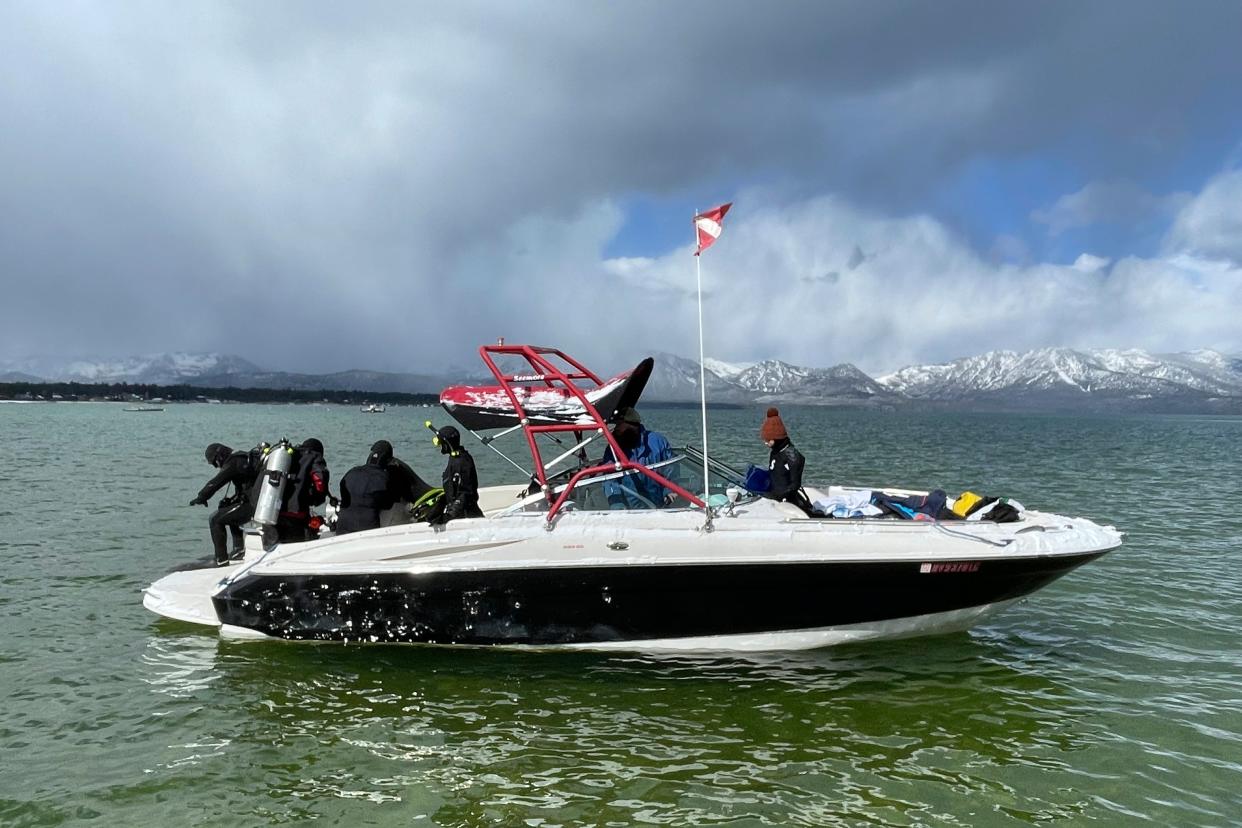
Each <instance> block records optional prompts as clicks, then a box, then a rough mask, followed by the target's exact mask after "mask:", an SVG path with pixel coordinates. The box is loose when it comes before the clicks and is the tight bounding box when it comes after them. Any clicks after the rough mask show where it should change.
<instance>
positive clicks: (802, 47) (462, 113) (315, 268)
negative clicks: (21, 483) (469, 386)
mask: <svg viewBox="0 0 1242 828" xmlns="http://www.w3.org/2000/svg"><path fill="white" fill-rule="evenodd" d="M1239 31H1242V7H1239V6H1237V5H1236V4H1225V3H1211V2H1209V3H1197V4H1191V5H1189V6H1180V7H1174V6H1171V5H1169V4H1156V3H1150V4H1149V3H1135V2H1126V3H1120V2H1115V3H1110V2H1101V3H1092V4H1071V3H1057V2H1053V3H1043V4H1028V6H1027V7H1019V6H1014V5H1007V4H987V3H978V2H972V3H937V4H930V3H929V4H895V3H894V4H889V3H874V2H866V3H861V2H860V3H833V4H813V3H800V2H799V3H794V2H790V3H774V4H754V3H741V2H723V3H719V2H714V3H706V2H703V3H681V4H675V5H674V4H667V3H655V2H639V3H624V4H619V3H611V4H610V3H572V4H571V3H521V4H517V3H489V4H483V3H453V4H439V5H433V4H405V3H400V4H399V3H392V4H367V5H364V6H359V7H348V8H347V7H344V6H341V5H340V4H333V3H263V4H243V3H233V4H228V3H216V2H212V3H187V4H176V5H168V4H161V3H139V2H127V3H117V4H105V5H100V4H90V3H56V4H48V3H33V2H31V3H21V2H15V3H6V4H4V5H3V6H2V7H0V113H2V117H3V118H4V126H5V128H4V129H3V130H0V176H3V178H2V180H0V279H2V281H3V295H4V300H3V303H2V309H0V356H4V357H20V356H24V355H28V354H36V353H50V352H54V353H66V354H67V353H74V354H103V355H119V354H127V353H136V352H144V351H164V350H174V349H180V350H216V351H223V352H230V353H236V354H239V355H241V356H244V357H247V358H249V359H251V360H253V361H255V362H257V363H259V364H262V365H264V366H266V367H271V368H278V369H286V370H313V371H319V370H322V371H327V370H335V369H341V368H347V367H372V368H381V369H397V370H400V369H407V370H425V369H429V368H434V367H435V366H436V365H437V364H442V363H457V364H462V363H469V362H470V361H471V354H472V352H473V349H474V348H475V347H476V346H477V345H478V344H479V343H480V342H483V341H491V340H493V339H494V338H495V337H496V336H498V335H503V336H506V337H507V338H509V339H510V340H511V341H515V340H520V339H528V340H534V341H538V342H541V343H546V344H558V345H561V346H563V347H565V348H567V349H568V350H570V351H572V352H577V353H582V355H583V356H584V357H586V358H589V359H596V358H598V359H607V360H613V359H616V358H617V355H618V353H619V352H623V351H633V352H635V353H637V352H638V351H640V350H644V349H648V350H669V351H680V352H682V353H692V352H693V351H694V347H693V343H694V341H695V340H694V333H693V330H692V326H693V324H694V315H693V294H692V290H693V284H694V281H693V260H692V259H691V258H690V257H689V256H688V253H689V250H688V248H687V247H685V246H678V245H675V244H671V243H669V242H668V241H667V238H666V237H661V236H659V235H658V234H656V236H653V238H652V240H651V243H650V244H651V247H650V249H642V250H629V251H627V256H626V258H625V259H622V258H621V257H619V256H618V255H615V254H612V255H610V253H609V251H610V247H611V246H612V245H613V244H614V242H615V240H616V239H617V238H618V236H619V235H621V234H624V233H625V232H626V228H627V227H628V226H629V223H630V222H632V221H633V220H634V215H633V213H634V211H635V210H640V209H641V207H635V206H634V205H636V204H639V205H641V204H643V203H651V202H656V203H661V204H674V205H682V204H684V205H685V206H686V207H687V212H686V213H685V215H686V218H685V219H682V220H683V221H686V222H688V214H689V213H688V208H689V207H691V206H693V205H697V206H707V205H708V204H710V203H714V202H715V201H726V200H736V201H737V202H738V207H737V208H735V211H734V213H732V214H730V223H729V225H728V227H727V229H726V234H727V236H726V237H724V238H722V241H721V243H720V245H719V247H718V248H715V249H713V251H712V253H711V254H710V258H709V259H708V260H707V261H705V263H704V264H705V265H706V270H707V275H708V285H709V302H708V304H709V307H710V308H711V319H712V323H713V326H714V328H713V329H714V330H717V331H719V332H721V333H722V334H723V333H724V332H729V335H727V336H724V335H722V336H721V337H720V338H719V339H717V340H716V341H715V342H716V347H717V350H719V351H721V353H719V354H718V355H719V356H721V357H723V358H739V359H743V358H760V357H769V356H770V357H781V358H785V359H790V360H795V361H803V362H807V363H810V364H821V365H826V364H832V363H835V362H840V361H854V362H857V363H859V364H860V365H864V366H866V367H869V368H871V369H878V368H890V367H896V364H898V363H900V362H902V361H921V360H932V359H941V358H946V357H954V356H961V355H963V354H966V353H972V352H977V351H980V350H986V349H989V348H995V347H1020V346H1037V345H1056V344H1093V345H1106V346H1116V347H1131V346H1137V347H1152V348H1165V347H1183V346H1184V347H1197V346H1216V347H1222V348H1225V349H1233V350H1242V342H1239V339H1238V334H1236V333H1233V332H1232V329H1231V328H1229V327H1228V326H1227V325H1226V324H1225V321H1222V320H1224V319H1225V318H1226V317H1228V316H1229V315H1230V313H1233V314H1236V311H1237V310H1238V309H1239V307H1240V305H1239V293H1238V288H1237V284H1238V279H1239V274H1238V270H1237V258H1236V256H1237V255H1238V250H1239V248H1238V244H1239V242H1238V240H1237V238H1238V237H1237V235H1236V234H1233V235H1230V233H1231V232H1232V230H1231V228H1236V227H1237V224H1236V221H1237V219H1236V215H1237V211H1236V210H1235V211H1234V212H1233V214H1232V215H1233V216H1234V218H1232V219H1230V218H1229V214H1228V213H1227V212H1226V213H1222V212H1221V204H1220V199H1221V197H1223V196H1224V195H1227V194H1228V193H1229V192H1233V191H1234V190H1235V189H1236V184H1235V183H1233V182H1234V179H1233V178H1231V177H1230V176H1231V175H1234V173H1233V172H1232V171H1231V169H1230V156H1229V153H1230V152H1231V151H1232V150H1233V149H1235V147H1234V144H1233V143H1231V142H1234V143H1236V141H1237V140H1238V137H1239V134H1240V133H1239V131H1238V130H1239V128H1240V127H1242V106H1240V104H1239V99H1238V96H1237V93H1236V85H1235V80H1236V78H1237V77H1239V76H1240V74H1242V56H1240V52H1242V50H1238V49H1237V48H1236V36H1237V32H1239ZM1213 153H1215V155H1213ZM1204 158H1209V159H1214V160H1210V161H1204V160H1203V159H1204ZM1191 161H1195V163H1190V162H1191ZM1196 163H1197V164H1198V167H1196V166H1195V164H1196ZM1204 164H1214V165H1215V166H1216V168H1217V169H1215V170H1208V173H1209V174H1203V175H1200V177H1199V180H1197V181H1193V182H1190V181H1187V180H1186V177H1187V175H1188V174H1187V173H1186V172H1185V171H1186V169H1187V168H1188V167H1194V168H1196V169H1198V168H1203V169H1206V167H1204ZM1012 169H1024V170H1030V169H1035V170H1036V172H1035V173H1029V174H1028V175H1031V176H1036V177H1038V176H1039V175H1041V174H1042V173H1041V172H1040V171H1051V172H1050V173H1048V174H1049V175H1051V177H1052V178H1054V179H1057V180H1064V181H1065V182H1066V185H1065V186H1064V187H1063V188H1062V189H1061V190H1060V191H1059V192H1055V193H1050V194H1049V195H1048V197H1047V198H1046V199H1044V200H1043V202H1042V203H1038V204H1031V205H1030V206H1027V207H1023V208H1022V209H1021V210H1020V211H1019V212H1020V214H1021V215H1022V216H1024V217H1030V218H1028V219H1027V221H1028V222H1029V224H1030V227H1029V228H1026V229H1025V230H1024V231H1023V232H1028V233H1032V234H1034V233H1040V232H1048V231H1049V227H1051V228H1052V229H1053V230H1055V231H1056V232H1054V233H1052V235H1058V236H1062V237H1063V236H1064V234H1063V233H1061V231H1062V230H1064V229H1065V228H1071V227H1072V228H1076V229H1077V230H1079V231H1082V230H1083V228H1086V231H1088V232H1089V231H1090V228H1091V225H1092V224H1093V223H1095V222H1098V221H1100V220H1102V219H1101V218H1100V215H1099V214H1098V213H1097V212H1092V209H1090V205H1091V204H1096V203H1100V201H1101V199H1099V198H1095V199H1090V198H1088V196H1092V195H1095V196H1099V195H1101V194H1106V193H1110V192H1114V191H1115V190H1116V187H1115V186H1112V185H1110V184H1109V182H1118V181H1121V182H1127V183H1126V187H1133V188H1134V191H1135V192H1144V193H1146V192H1150V193H1153V195H1151V196H1150V199H1151V201H1150V204H1151V205H1157V206H1158V208H1159V209H1157V207H1151V209H1147V210H1146V211H1145V213H1144V215H1150V214H1152V213H1156V214H1158V215H1163V216H1164V220H1165V221H1167V222H1168V223H1169V229H1168V230H1167V233H1166V235H1165V236H1164V240H1163V243H1162V246H1161V249H1160V250H1159V251H1158V252H1156V253H1152V252H1148V253H1147V254H1146V255H1137V254H1136V255H1130V256H1127V255H1117V254H1116V252H1115V251H1107V253H1106V255H1105V251H1101V250H1096V249H1091V248H1090V245H1089V243H1084V244H1083V246H1082V249H1078V250H1074V251H1070V252H1069V254H1068V255H1067V256H1063V257H1062V258H1063V259H1064V261H1061V262H1060V263H1058V262H1057V261H1051V260H1050V261H1046V262H1044V261H1041V260H1040V256H1039V254H1035V257H1034V258H1035V261H1032V262H1026V263H1023V264H1020V265H1014V264H997V263H995V262H994V261H992V260H991V259H990V258H989V257H988V255H987V254H986V253H982V252H979V251H981V250H982V251H986V250H989V249H993V247H994V246H995V244H996V242H997V240H998V239H1002V238H1004V237H1006V236H1007V234H1010V233H1012V232H1013V231H1012V229H1011V228H1000V227H993V226H991V225H990V224H989V222H988V220H987V217H986V215H983V213H982V212H978V213H976V212H972V208H970V207H969V206H964V205H963V203H962V202H969V201H971V197H970V195H969V194H965V195H963V194H962V192H961V190H960V189H954V188H955V187H957V186H958V185H957V184H955V182H960V181H963V180H976V181H977V180H978V179H979V178H980V177H981V176H982V177H985V178H986V177H987V175H988V174H989V171H994V172H995V173H996V183H995V187H994V192H993V195H994V197H996V198H999V199H1004V198H1006V197H1010V196H1011V197H1012V199H1013V200H1014V201H1015V202H1019V203H1021V202H1022V201H1023V199H1028V200H1029V199H1031V198H1033V197H1034V196H1033V195H1032V194H1031V188H1029V187H1023V180H1024V179H1023V178H1022V176H1015V175H1011V174H1010V172H1009V171H1010V170H1012ZM972 177H973V179H972ZM1093 182H1101V183H1098V184H1093ZM1110 187H1112V189H1109V188H1110ZM1006 188H1010V189H1006ZM1092 188H1094V189H1092ZM1084 192H1085V193H1086V195H1082V193H1084ZM946 193H948V194H949V195H948V196H946ZM953 193H957V195H956V196H954V195H953ZM1171 193H1172V194H1183V193H1184V194H1185V195H1179V196H1178V198H1179V199H1180V200H1179V201H1176V202H1170V201H1168V194H1171ZM1076 194H1077V195H1078V197H1077V198H1075V196H1076ZM954 199H956V201H955V200H954ZM1139 200H1140V201H1141V200H1142V199H1141V198H1140V199H1139ZM1128 201H1129V200H1127V203H1128ZM1235 203H1236V202H1235ZM946 205H947V206H946ZM1039 211H1043V212H1039ZM1114 212H1115V211H1114ZM1121 220H1123V221H1124V220H1125V217H1124V216H1123V217H1122V219H1121ZM1230 221H1232V222H1234V223H1233V224H1232V225H1231V224H1230V223H1229V222H1230ZM679 232H680V231H679ZM989 234H991V235H990V237H989ZM689 236H690V234H689V228H688V226H687V227H686V229H685V232H684V238H685V239H687V240H688V239H689ZM677 238H679V239H680V238H682V236H678V237H677ZM1088 242H1089V238H1088ZM1058 243H1064V239H1063V238H1062V239H1060V240H1059V242H1058ZM636 244H637V243H633V242H632V243H631V245H630V246H631V247H635V246H636ZM638 246H641V245H638ZM855 250H860V251H861V252H862V254H863V255H864V258H863V259H862V260H861V261H855V262H854V263H853V265H851V261H852V260H853V259H854V256H853V254H854V252H855ZM631 253H632V254H634V255H628V254H631ZM1082 254H1087V255H1089V256H1094V257H1096V258H1098V259H1099V260H1100V261H1103V260H1104V259H1109V260H1111V263H1110V264H1109V265H1107V266H1102V267H1096V268H1094V269H1092V270H1091V271H1090V272H1086V273H1084V272H1083V270H1082V269H1075V268H1074V267H1073V266H1072V265H1070V264H1067V263H1072V262H1074V261H1078V260H1079V257H1080V256H1081V255H1082ZM1231 257H1233V258H1231ZM1089 261H1094V259H1091V260H1089ZM829 273H834V274H837V275H838V278H836V279H825V278H824V277H825V274H829ZM757 285H759V286H762V289H761V290H760V289H757V288H756V287H755V286H757ZM968 288H969V290H968ZM1188 291H1189V293H1187V292H1188ZM964 294H966V295H964ZM729 297H733V298H734V299H739V300H740V299H744V300H745V301H725V300H727V299H729ZM964 300H965V307H966V308H967V309H964V308H963V301H964ZM1170 300H1172V301H1174V303H1175V304H1176V305H1177V307H1178V309H1179V310H1178V312H1177V313H1175V314H1172V315H1170V314H1166V313H1162V312H1161V311H1160V309H1159V308H1160V306H1161V303H1164V302H1168V301H1170ZM1163 306H1164V307H1166V308H1167V307H1168V305H1163ZM1117 308H1121V309H1122V310H1123V312H1121V313H1118V312H1117ZM1222 309H1223V310H1222ZM968 311H969V312H968Z"/></svg>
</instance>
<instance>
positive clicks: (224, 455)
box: [203, 443, 233, 468]
mask: <svg viewBox="0 0 1242 828" xmlns="http://www.w3.org/2000/svg"><path fill="white" fill-rule="evenodd" d="M232 453H233V450H232V449H231V448H229V447H228V446H226V445H225V444H224V443H212V444H211V445H209V446H207V451H205V452H204V453H203V454H204V456H205V457H206V458H207V462H208V463H210V464H211V465H213V466H216V467H217V468H219V467H220V466H223V465H224V461H225V460H228V459H229V455H230V454H232Z"/></svg>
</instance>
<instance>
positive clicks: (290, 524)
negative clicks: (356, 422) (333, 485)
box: [268, 437, 328, 543]
mask: <svg viewBox="0 0 1242 828" xmlns="http://www.w3.org/2000/svg"><path fill="white" fill-rule="evenodd" d="M289 477H290V484H291V485H289V486H288V487H287V488H286V489H285V494H284V499H283V500H282V501H281V504H280V513H279V514H278V515H277V516H276V527H275V529H276V535H277V537H278V538H279V540H280V542H281V543H299V542H301V541H308V540H314V539H315V538H317V537H319V526H318V523H317V520H318V518H315V519H313V520H312V517H311V513H310V510H311V507H312V506H320V505H322V504H323V503H324V502H325V501H326V500H327V499H328V464H327V463H326V462H325V461H324V459H323V443H321V442H320V441H319V440H317V439H315V438H314V437H311V438H309V439H307V440H303V441H302V444H301V445H300V446H298V447H297V449H296V451H295V452H294V455H293V463H292V465H291V466H290V469H289ZM268 534H270V533H268Z"/></svg>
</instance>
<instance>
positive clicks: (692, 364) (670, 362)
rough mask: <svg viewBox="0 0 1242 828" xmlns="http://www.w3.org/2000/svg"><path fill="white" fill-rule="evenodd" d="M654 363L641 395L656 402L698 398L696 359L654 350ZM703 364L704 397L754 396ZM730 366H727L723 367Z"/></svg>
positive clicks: (732, 398)
mask: <svg viewBox="0 0 1242 828" xmlns="http://www.w3.org/2000/svg"><path fill="white" fill-rule="evenodd" d="M654 356H655V367H654V368H653V369H652V371H651V378H650V379H648V380H647V386H646V389H645V390H644V392H643V398H644V399H647V400H653V401H657V402H698V401H699V396H700V395H699V363H698V362H697V361H695V360H689V359H684V358H683V357H679V356H676V355H674V354H655V355H654ZM709 365H710V363H709V362H708V361H707V360H704V361H703V367H704V368H706V369H707V370H706V375H705V380H706V383H707V399H708V401H709V402H726V403H744V402H750V400H751V399H753V396H754V395H753V394H751V393H750V392H749V391H747V390H746V389H745V388H742V387H741V386H740V385H737V384H735V383H733V382H730V381H729V380H728V379H726V378H725V377H723V376H721V375H720V374H718V373H716V370H714V369H713V368H711V367H709ZM716 365H717V366H718V367H719V366H727V363H720V362H716ZM731 367H732V366H727V367H726V369H725V370H726V371H727V370H728V369H729V368H731Z"/></svg>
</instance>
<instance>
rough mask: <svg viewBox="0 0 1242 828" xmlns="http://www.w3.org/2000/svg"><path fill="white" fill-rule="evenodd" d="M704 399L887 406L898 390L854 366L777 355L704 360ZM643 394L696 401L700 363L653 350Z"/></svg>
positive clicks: (646, 396)
mask: <svg viewBox="0 0 1242 828" xmlns="http://www.w3.org/2000/svg"><path fill="white" fill-rule="evenodd" d="M703 366H704V367H705V368H706V369H707V399H708V401H709V402H729V403H768V402H793V403H806V404H809V405H867V406H871V405H892V404H894V403H900V402H901V401H902V400H901V398H900V396H899V395H897V394H894V393H893V392H892V391H890V390H888V389H887V388H884V387H883V386H881V385H880V384H878V383H877V382H876V381H875V380H873V379H871V377H869V376H867V375H866V374H864V373H863V372H862V371H860V370H858V369H857V368H855V367H854V366H853V365H849V364H842V365H837V366H834V367H832V368H805V367H803V366H800V365H791V364H789V363H788V362H781V361H780V360H774V359H770V360H764V361H762V362H753V363H744V364H737V363H728V362H722V361H721V360H716V359H704V360H703ZM643 396H644V398H645V399H650V400H657V401H664V402H697V401H698V399H699V363H698V362H697V361H695V360H689V359H684V358H682V357H679V356H675V355H673V354H657V355H656V361H655V369H654V370H653V371H652V375H651V379H650V380H649V381H648V382H647V388H646V391H645V392H644V394H643Z"/></svg>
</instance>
